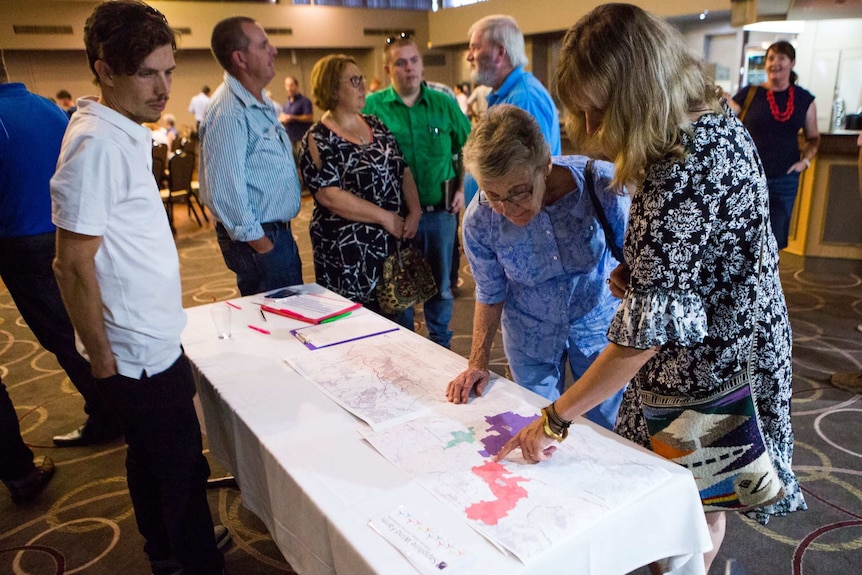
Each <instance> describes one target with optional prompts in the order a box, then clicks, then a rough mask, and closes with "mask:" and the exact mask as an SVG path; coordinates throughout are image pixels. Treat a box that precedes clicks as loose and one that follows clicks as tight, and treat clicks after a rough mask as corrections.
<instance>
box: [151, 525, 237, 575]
mask: <svg viewBox="0 0 862 575" xmlns="http://www.w3.org/2000/svg"><path fill="white" fill-rule="evenodd" d="M213 535H214V536H215V544H216V549H218V550H219V551H221V550H223V549H224V548H225V547H227V546H228V545H229V544H230V542H231V541H232V538H231V535H230V531H228V528H227V527H225V526H224V525H216V526H215V527H214V528H213ZM150 569H152V572H153V575H183V572H184V571H183V566H182V565H180V562H179V561H177V560H176V559H173V558H171V559H162V560H157V561H150Z"/></svg>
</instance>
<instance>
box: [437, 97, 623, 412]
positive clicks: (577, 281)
mask: <svg viewBox="0 0 862 575" xmlns="http://www.w3.org/2000/svg"><path fill="white" fill-rule="evenodd" d="M587 160H588V158H586V157H584V156H563V157H555V158H553V160H552V159H551V155H550V152H549V151H548V144H547V142H545V140H544V138H543V136H542V132H541V129H540V127H539V124H538V122H536V120H535V118H533V117H532V116H531V115H530V114H528V113H527V112H525V111H523V110H521V109H520V108H517V107H515V106H512V105H509V104H501V105H498V106H494V107H491V108H489V109H488V111H487V112H486V113H485V117H484V118H483V119H482V121H481V122H480V123H479V124H478V126H476V128H475V129H474V130H473V133H472V134H471V136H470V139H469V140H468V142H467V145H466V146H465V148H464V162H465V164H466V166H467V169H468V170H470V173H472V174H473V176H474V177H475V178H476V180H477V182H478V183H479V185H480V187H481V189H482V191H480V192H479V194H480V195H479V199H478V201H477V202H473V203H472V204H471V205H470V207H469V208H468V209H467V213H466V214H465V216H464V225H463V227H464V251H465V253H466V255H467V259H468V261H469V262H470V269H471V270H472V273H473V277H474V279H475V281H476V307H475V311H474V315H473V348H472V350H471V351H470V362H469V366H468V368H467V369H466V370H465V371H464V372H463V373H462V374H460V375H459V376H458V377H457V378H455V379H454V380H453V381H452V382H450V384H449V387H448V390H447V395H448V397H449V399H450V400H452V399H457V398H464V397H466V396H467V394H468V393H469V392H470V389H471V388H475V390H476V393H477V395H481V394H482V392H483V390H484V388H485V386H486V385H487V384H488V377H489V372H488V365H489V363H490V353H491V342H492V341H493V339H494V334H496V332H497V328H498V327H499V325H500V321H501V318H502V322H503V345H504V348H505V351H506V358H507V359H508V360H509V368H510V370H511V371H512V378H513V379H514V381H515V383H517V384H519V385H521V386H523V387H526V388H527V389H529V390H531V391H534V392H536V393H538V394H539V395H541V396H543V397H545V398H547V399H550V400H554V399H557V398H558V397H559V396H560V394H561V393H562V392H563V390H564V385H565V382H566V360H567V359H568V363H569V366H570V368H571V370H572V376H573V378H574V379H575V380H577V379H578V378H580V377H581V375H583V373H584V371H586V369H587V368H588V367H589V366H590V364H591V363H592V362H593V361H594V360H595V359H596V357H597V356H598V355H599V352H600V351H601V350H602V349H604V347H605V346H606V345H607V343H608V339H607V337H606V336H605V332H607V329H608V326H609V325H610V323H611V319H612V318H613V316H614V312H616V309H617V306H618V305H619V300H617V299H616V298H614V297H613V295H612V294H611V292H610V290H609V289H608V285H607V284H606V283H605V279H606V278H607V277H608V276H609V274H610V273H611V270H613V269H614V268H615V267H616V266H617V265H618V264H619V262H617V260H616V259H614V257H613V256H612V255H611V251H610V249H609V247H608V245H607V243H606V241H607V238H606V237H605V234H604V232H603V229H602V225H601V224H600V223H599V218H598V216H596V208H595V206H594V205H593V201H592V199H591V198H590V195H589V193H588V192H587V191H586V189H585V187H584V186H585V177H586V174H585V173H584V168H585V166H586V163H587ZM592 168H593V173H592V175H591V176H590V177H592V179H593V183H594V189H595V191H596V194H597V196H598V197H599V201H600V202H602V210H603V212H604V213H605V214H606V215H607V219H608V222H609V224H610V226H611V229H612V230H613V231H614V236H615V237H616V238H617V240H616V241H617V242H620V244H621V243H622V238H623V233H624V232H625V227H626V221H627V220H628V210H629V205H630V203H631V202H630V200H629V197H628V196H627V195H623V194H619V193H617V192H615V191H614V190H612V189H611V187H610V183H611V177H612V175H613V165H612V164H609V163H608V162H598V161H597V162H594V163H593V167H592ZM549 231H550V232H551V233H548V232H549ZM622 395H623V390H622V389H620V390H618V391H617V393H616V394H615V395H613V396H612V397H610V398H608V399H607V400H605V401H604V402H602V404H601V405H598V406H596V407H595V408H593V409H591V410H590V411H589V412H587V414H586V416H587V418H588V419H590V420H591V421H593V422H595V423H598V424H599V425H602V426H604V427H605V428H607V429H613V426H614V422H615V421H616V417H617V410H618V409H619V405H620V401H621V400H622Z"/></svg>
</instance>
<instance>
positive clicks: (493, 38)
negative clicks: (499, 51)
mask: <svg viewBox="0 0 862 575" xmlns="http://www.w3.org/2000/svg"><path fill="white" fill-rule="evenodd" d="M474 32H481V33H482V35H483V37H484V38H485V40H486V41H489V42H491V43H493V44H496V45H498V46H502V47H503V48H504V49H505V50H506V55H507V56H508V57H509V62H511V64H512V66H513V67H515V68H517V67H518V66H526V65H527V64H528V63H529V60H528V59H527V52H526V50H525V48H524V33H523V32H521V29H520V28H519V27H518V23H517V22H516V21H515V19H514V18H512V17H511V16H507V15H505V14H493V15H491V16H485V17H484V18H482V19H480V20H477V21H476V22H474V23H473V25H472V26H470V31H469V32H467V36H473V33H474Z"/></svg>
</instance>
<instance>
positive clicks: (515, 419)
mask: <svg viewBox="0 0 862 575" xmlns="http://www.w3.org/2000/svg"><path fill="white" fill-rule="evenodd" d="M536 417H537V416H536V415H530V416H527V417H524V416H523V415H518V414H517V413H512V412H511V411H504V412H503V413H498V414H497V415H488V416H486V417H485V421H486V422H488V424H489V425H490V427H487V428H486V429H485V431H487V432H489V433H490V435H486V436H485V437H483V438H482V445H484V446H485V449H483V450H482V451H480V452H479V455H481V456H482V457H491V456H492V455H496V454H497V452H498V451H500V449H501V448H502V447H503V446H504V445H505V444H506V442H507V441H509V440H510V439H512V438H513V437H515V435H516V434H517V433H518V432H519V431H521V429H522V428H523V427H524V426H525V425H527V424H528V423H530V422H531V421H533V420H534V419H536Z"/></svg>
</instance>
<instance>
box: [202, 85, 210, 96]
mask: <svg viewBox="0 0 862 575" xmlns="http://www.w3.org/2000/svg"><path fill="white" fill-rule="evenodd" d="M201 92H203V93H204V94H206V95H207V96H209V95H210V87H209V86H204V87H203V88H201Z"/></svg>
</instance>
